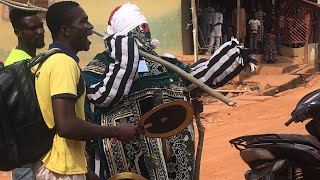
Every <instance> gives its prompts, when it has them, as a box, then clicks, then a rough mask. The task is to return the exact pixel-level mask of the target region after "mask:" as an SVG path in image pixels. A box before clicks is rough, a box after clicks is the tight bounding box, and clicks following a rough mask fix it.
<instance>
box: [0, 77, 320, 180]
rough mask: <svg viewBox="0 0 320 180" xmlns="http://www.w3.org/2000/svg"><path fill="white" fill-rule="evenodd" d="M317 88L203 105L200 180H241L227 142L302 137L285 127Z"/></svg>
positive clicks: (3, 176)
mask: <svg viewBox="0 0 320 180" xmlns="http://www.w3.org/2000/svg"><path fill="white" fill-rule="evenodd" d="M319 88H320V76H315V77H314V78H313V79H312V80H311V81H310V82H309V83H308V84H307V85H305V86H302V87H299V88H296V89H292V90H289V91H286V92H283V93H280V94H277V95H276V96H273V97H271V96H268V97H266V96H244V95H243V96H239V97H237V98H235V100H236V101H237V102H238V106H237V107H234V108H231V107H227V106H226V105H224V104H221V103H214V104H211V105H206V106H205V109H204V113H202V116H203V122H204V124H205V126H206V128H207V130H206V134H205V144H204V151H203V156H202V163H201V180H211V179H213V180H242V179H244V176H243V174H244V172H245V171H246V170H247V169H248V167H247V165H246V164H245V163H244V162H243V161H242V160H241V158H240V156H239V152H238V150H236V149H235V148H233V147H231V145H230V144H229V143H228V141H229V140H230V139H232V138H235V137H238V136H242V135H249V134H260V133H302V134H306V131H305V129H304V124H301V123H300V124H292V125H291V126H289V127H286V126H284V122H285V121H286V120H288V118H289V117H290V113H291V111H292V110H293V109H294V107H295V106H296V104H297V102H298V101H299V100H300V98H301V97H303V96H304V95H305V94H307V93H308V92H311V91H313V90H316V89H319ZM9 177H10V174H9V173H1V172H0V180H9V179H10V178H9Z"/></svg>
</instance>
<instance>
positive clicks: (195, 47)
mask: <svg viewBox="0 0 320 180" xmlns="http://www.w3.org/2000/svg"><path fill="white" fill-rule="evenodd" d="M191 13H192V24H193V50H194V62H197V61H198V21H197V12H196V2H195V0H191ZM195 101H199V98H198V97H197V98H196V99H195ZM201 105H203V104H201ZM195 110H196V111H195V119H196V124H197V129H198V136H199V139H198V145H197V151H196V157H195V166H194V168H195V169H194V176H193V179H194V180H199V179H200V169H201V168H200V167H201V157H202V149H203V143H204V133H205V130H206V129H205V127H204V126H203V124H202V122H201V119H200V112H199V110H197V108H195Z"/></svg>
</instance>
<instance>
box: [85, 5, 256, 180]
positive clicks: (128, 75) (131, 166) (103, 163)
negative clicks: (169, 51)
mask: <svg viewBox="0 0 320 180" xmlns="http://www.w3.org/2000/svg"><path fill="white" fill-rule="evenodd" d="M108 24H109V26H108V34H109V36H107V37H106V38H105V44H106V46H107V48H108V49H107V50H106V51H104V52H102V53H100V54H98V55H96V57H95V58H94V60H93V61H91V62H90V63H89V64H88V65H87V67H86V68H85V69H84V70H83V74H82V75H83V78H84V79H85V80H86V84H87V92H88V95H87V98H88V101H87V106H86V110H87V116H88V119H89V120H90V121H92V122H94V123H97V124H101V125H102V126H111V125H116V124H121V123H132V124H137V123H138V121H139V119H140V118H141V116H142V115H144V114H145V113H146V112H148V111H149V110H151V109H153V108H154V107H156V106H158V105H160V104H163V103H166V102H170V101H172V100H175V99H181V100H186V101H189V100H190V96H189V95H190V93H193V92H195V91H197V89H198V88H197V86H195V85H194V84H192V83H190V82H187V81H186V80H184V79H183V78H182V77H181V76H180V75H179V74H177V73H175V72H172V71H171V70H168V69H167V68H165V67H164V66H162V65H160V64H158V63H156V62H153V61H151V60H149V59H146V58H144V57H141V56H139V53H138V50H139V49H140V50H143V51H145V52H147V53H150V54H152V55H155V56H158V55H157V53H156V52H155V51H154V48H155V46H156V44H155V43H154V41H152V39H151V34H150V30H149V25H148V22H147V20H146V18H145V17H144V16H143V15H142V13H141V12H140V9H139V8H138V7H137V6H136V5H135V4H131V3H127V4H124V5H123V6H121V7H117V8H116V9H115V10H114V11H113V12H112V13H111V15H110V18H109V22H108ZM161 58H163V59H165V60H166V61H169V62H170V63H172V64H174V65H176V66H178V67H180V68H181V69H183V70H185V71H187V72H189V73H190V74H191V75H192V76H194V77H196V78H197V79H199V80H200V81H203V82H205V83H206V84H208V85H210V86H212V87H220V86H222V85H224V84H225V83H227V82H228V81H229V80H231V79H232V78H234V77H235V76H236V75H238V74H239V73H240V71H241V70H242V69H244V67H245V66H246V65H248V64H249V63H250V58H249V54H248V51H247V50H246V49H244V48H243V47H242V46H239V43H238V41H237V40H236V39H232V41H230V42H227V43H225V44H224V45H222V46H221V48H220V49H218V50H217V51H216V52H215V54H214V55H213V56H212V58H211V59H210V60H209V61H206V60H203V61H198V62H197V63H196V64H194V65H192V66H190V67H187V66H185V65H183V64H182V63H181V62H180V61H178V60H177V59H176V58H173V57H161ZM98 146H99V150H100V163H97V160H96V163H95V172H96V173H98V174H99V175H100V178H102V179H104V178H108V177H110V176H112V175H115V174H117V173H120V172H133V173H137V174H140V175H142V176H143V177H145V178H146V179H148V180H149V179H150V180H160V179H161V180H166V179H177V180H178V179H179V180H180V179H193V172H194V158H195V157H194V151H195V145H194V129H193V125H192V124H190V125H189V126H188V127H187V128H186V129H184V130H183V131H182V132H180V133H178V134H176V135H174V136H172V137H168V138H162V139H160V138H146V137H144V136H142V135H141V136H139V137H137V138H136V139H134V140H132V141H130V142H120V141H118V140H116V139H110V138H109V139H103V140H102V141H101V142H99V144H98ZM96 159H97V158H96Z"/></svg>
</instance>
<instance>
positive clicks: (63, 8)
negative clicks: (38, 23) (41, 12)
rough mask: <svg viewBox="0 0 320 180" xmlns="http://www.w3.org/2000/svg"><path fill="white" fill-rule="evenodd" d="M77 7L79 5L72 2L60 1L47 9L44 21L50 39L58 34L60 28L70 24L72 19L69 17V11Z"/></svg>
mask: <svg viewBox="0 0 320 180" xmlns="http://www.w3.org/2000/svg"><path fill="white" fill-rule="evenodd" d="M78 6H79V4H78V3H76V2H74V1H61V2H57V3H55V4H52V5H51V6H50V7H49V9H48V11H47V15H46V21H47V25H48V28H49V30H50V32H51V34H52V37H55V36H56V35H57V34H58V33H59V31H60V29H61V27H62V26H64V25H69V24H71V23H72V20H73V19H72V17H70V15H69V11H70V10H71V9H72V8H74V7H78Z"/></svg>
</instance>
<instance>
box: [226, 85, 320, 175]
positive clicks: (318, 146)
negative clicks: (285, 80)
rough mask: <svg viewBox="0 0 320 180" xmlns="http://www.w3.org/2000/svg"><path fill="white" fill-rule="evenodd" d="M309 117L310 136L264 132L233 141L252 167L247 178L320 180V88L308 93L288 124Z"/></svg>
mask: <svg viewBox="0 0 320 180" xmlns="http://www.w3.org/2000/svg"><path fill="white" fill-rule="evenodd" d="M308 119H310V121H309V122H308V123H307V124H306V125H305V128H306V130H307V131H308V133H309V134H310V135H299V134H260V135H248V136H241V137H238V138H235V139H232V140H230V141H229V142H230V143H231V144H232V145H233V146H234V147H235V148H236V149H238V150H239V151H240V156H241V158H242V160H243V161H244V162H245V163H246V164H247V165H248V166H249V167H250V170H248V171H247V172H246V173H245V179H246V180H288V179H289V180H316V179H320V143H319V140H320V90H316V91H313V92H311V93H309V94H307V95H305V96H304V97H303V98H302V99H301V100H300V101H299V102H298V104H297V106H296V108H295V109H294V111H293V112H292V113H291V119H290V120H288V121H287V122H286V123H285V125H286V126H289V125H290V124H291V123H292V122H296V123H298V122H303V121H305V120H308Z"/></svg>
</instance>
